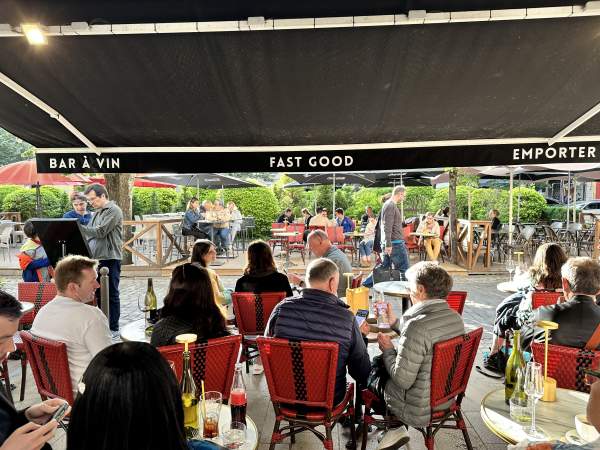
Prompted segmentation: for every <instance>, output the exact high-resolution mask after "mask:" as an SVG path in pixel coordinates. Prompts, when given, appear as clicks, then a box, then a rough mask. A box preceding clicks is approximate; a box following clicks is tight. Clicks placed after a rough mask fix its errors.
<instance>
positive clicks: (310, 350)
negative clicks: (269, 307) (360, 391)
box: [256, 337, 356, 450]
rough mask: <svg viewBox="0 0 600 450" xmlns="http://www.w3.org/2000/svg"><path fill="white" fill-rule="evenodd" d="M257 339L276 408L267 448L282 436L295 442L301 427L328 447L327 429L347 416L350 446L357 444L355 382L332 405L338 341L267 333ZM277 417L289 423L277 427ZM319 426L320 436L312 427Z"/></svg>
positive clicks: (329, 432)
mask: <svg viewBox="0 0 600 450" xmlns="http://www.w3.org/2000/svg"><path fill="white" fill-rule="evenodd" d="M256 342H257V344H258V348H259V351H260V356H261V358H262V361H263V365H264V368H265V376H266V378H267V385H268V386H269V394H270V396H271V401H272V402H273V408H274V409H275V426H274V427H273V435H272V436H271V445H270V447H269V450H274V449H275V445H276V444H278V443H280V442H281V441H283V440H284V439H285V438H287V437H289V438H290V439H291V442H292V443H294V442H295V436H296V434H298V433H300V432H302V431H306V430H309V431H311V432H312V433H313V434H314V435H315V436H317V437H318V438H319V439H320V440H321V441H322V442H323V447H324V448H325V449H327V450H333V439H332V435H331V430H332V429H333V427H334V426H335V424H336V423H337V422H339V421H340V420H342V419H344V418H346V417H347V418H348V419H349V420H350V423H351V427H350V430H351V433H352V445H353V447H352V448H356V435H355V430H354V400H353V396H354V384H353V383H349V384H348V385H347V387H346V394H345V396H344V399H343V400H342V401H341V402H340V403H339V404H337V405H334V404H333V397H334V393H335V376H336V368H337V361H338V344H337V343H335V342H310V341H302V342H299V341H290V340H287V339H276V338H266V337H259V338H258V339H257V340H256ZM282 421H286V422H287V423H288V425H287V426H284V427H281V422H282ZM318 426H324V427H325V435H323V433H321V432H319V431H317V430H316V427H318Z"/></svg>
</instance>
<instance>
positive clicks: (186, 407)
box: [175, 334, 200, 439]
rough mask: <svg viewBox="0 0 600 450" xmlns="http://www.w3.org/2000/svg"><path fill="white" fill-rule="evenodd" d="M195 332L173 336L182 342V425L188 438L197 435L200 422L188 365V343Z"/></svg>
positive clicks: (196, 396)
mask: <svg viewBox="0 0 600 450" xmlns="http://www.w3.org/2000/svg"><path fill="white" fill-rule="evenodd" d="M196 337H197V336H196V335H195V334H180V335H179V336H177V337H176V338H175V341H176V342H178V343H182V344H184V346H185V347H184V350H183V374H182V377H181V385H180V387H181V400H182V402H183V426H184V428H185V435H186V437H187V438H188V439H191V438H194V437H196V436H197V435H198V430H199V429H200V424H199V421H198V392H197V390H196V383H194V378H193V377H192V369H191V366H190V351H189V348H188V345H189V344H191V343H193V342H195V341H196Z"/></svg>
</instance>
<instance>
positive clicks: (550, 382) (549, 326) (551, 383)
mask: <svg viewBox="0 0 600 450" xmlns="http://www.w3.org/2000/svg"><path fill="white" fill-rule="evenodd" d="M537 326H538V327H540V328H543V329H544V395H543V397H542V398H541V400H542V401H543V402H555V401H556V380H555V379H554V378H550V377H549V376H548V337H549V334H550V330H557V329H558V324H557V323H556V322H551V321H549V320H540V321H539V322H538V323H537Z"/></svg>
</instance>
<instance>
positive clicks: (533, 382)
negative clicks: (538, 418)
mask: <svg viewBox="0 0 600 450" xmlns="http://www.w3.org/2000/svg"><path fill="white" fill-rule="evenodd" d="M525 394H527V396H528V397H529V398H531V427H530V428H529V432H528V433H527V436H528V437H529V438H530V439H532V440H535V441H543V440H545V439H548V436H547V435H546V433H544V432H543V431H540V430H538V429H536V426H535V407H536V404H537V402H538V400H539V399H540V398H542V396H543V395H544V375H543V373H542V365H541V364H540V363H538V362H534V361H531V362H529V363H527V370H526V371H525Z"/></svg>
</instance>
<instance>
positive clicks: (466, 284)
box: [2, 275, 507, 450]
mask: <svg viewBox="0 0 600 450" xmlns="http://www.w3.org/2000/svg"><path fill="white" fill-rule="evenodd" d="M506 279H507V275H505V276H499V275H480V276H476V275H471V276H467V277H455V285H454V289H455V290H465V291H467V292H468V297H467V304H466V307H465V310H464V319H465V323H466V324H467V325H472V326H483V327H484V330H485V331H484V336H483V341H482V344H481V346H480V350H479V351H480V355H479V356H478V359H477V360H476V364H478V363H480V361H481V351H482V349H485V348H487V347H488V346H489V345H490V342H491V330H492V327H491V323H492V321H493V317H494V309H495V307H496V305H497V304H498V303H499V302H500V301H501V300H502V298H504V295H505V294H502V293H501V292H499V291H497V290H496V284H497V283H498V282H500V281H506ZM17 281H19V280H18V279H16V278H4V279H3V280H2V282H3V288H4V289H5V290H7V291H9V292H11V293H13V294H16V283H17ZM168 281H169V280H168V279H167V278H154V288H155V292H156V294H157V297H158V298H159V299H162V297H164V294H165V293H166V291H167V288H168ZM223 281H224V284H225V286H227V287H233V286H234V285H235V281H236V277H224V278H223ZM145 290H146V279H142V278H126V279H123V280H122V281H121V302H122V306H121V311H122V313H121V326H123V325H125V324H127V323H129V322H131V321H133V320H136V319H139V318H142V317H143V315H142V313H141V312H140V311H139V310H138V307H137V301H138V298H139V299H140V301H143V295H144V293H145ZM159 301H160V300H159ZM369 352H370V353H371V354H373V355H374V354H376V353H377V352H378V349H377V346H376V345H369ZM9 367H10V374H11V380H12V382H13V383H14V384H15V385H17V390H16V391H13V395H16V396H18V392H19V391H18V388H19V386H20V376H21V375H20V364H19V363H18V362H17V361H9ZM246 384H247V387H248V391H249V392H248V395H249V399H248V414H249V415H250V417H252V419H253V420H254V422H255V423H256V424H257V427H258V429H259V431H260V438H259V447H258V448H259V449H260V450H266V449H268V448H269V446H268V443H269V440H270V436H271V431H272V427H273V423H274V414H273V409H272V407H271V405H270V401H269V394H268V388H267V385H266V380H265V377H264V375H246ZM499 387H501V384H500V383H499V382H498V381H497V380H494V379H491V378H487V377H484V376H482V375H480V374H479V373H478V372H476V371H473V373H472V376H471V380H470V382H469V389H468V390H467V396H466V398H465V400H464V401H463V411H464V412H465V417H466V420H467V422H468V426H469V435H470V437H471V440H472V442H473V446H474V448H477V449H493V450H495V449H500V448H502V449H505V448H506V444H504V443H503V442H502V441H501V440H500V439H499V438H498V437H496V436H495V435H493V434H492V433H491V432H490V431H489V430H488V429H487V428H486V426H485V425H484V424H483V422H482V420H481V417H480V413H479V407H480V401H481V399H482V397H483V395H484V394H485V393H487V392H489V391H490V390H493V389H496V388H499ZM39 400H40V398H39V395H38V393H37V390H36V388H35V383H34V380H33V376H32V374H31V372H30V371H29V373H28V375H27V385H26V395H25V401H24V402H17V404H16V406H17V408H22V407H25V406H28V405H30V404H32V403H34V402H37V401H39ZM410 436H411V442H410V443H409V445H408V448H411V449H424V448H425V446H424V443H423V438H422V437H421V435H420V433H419V432H418V431H416V430H414V429H411V430H410ZM348 438H349V436H348V435H347V434H346V432H345V430H343V429H341V427H339V426H337V427H336V429H335V430H334V448H335V449H339V450H343V449H344V448H345V443H346V441H347V440H348ZM368 444H369V445H368V447H367V448H368V449H369V450H373V449H375V448H376V436H375V433H371V434H370V436H369V442H368ZM65 446H66V439H65V436H64V433H63V432H62V431H59V432H58V433H57V436H56V437H55V438H54V440H53V448H54V449H56V450H63V449H65V448H66V447H65ZM287 446H288V444H287V443H286V444H282V445H278V446H277V448H278V449H279V448H286V447H287ZM293 448H294V449H296V450H313V449H315V450H316V449H319V448H323V447H322V446H321V445H320V443H319V442H318V440H317V439H316V437H314V436H313V435H312V434H310V433H302V434H301V435H299V436H298V437H297V440H296V444H295V445H294V446H293ZM436 448H437V449H440V450H446V449H456V448H465V445H464V441H463V439H462V434H461V433H460V431H455V430H441V431H440V432H439V433H438V434H437V437H436Z"/></svg>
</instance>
